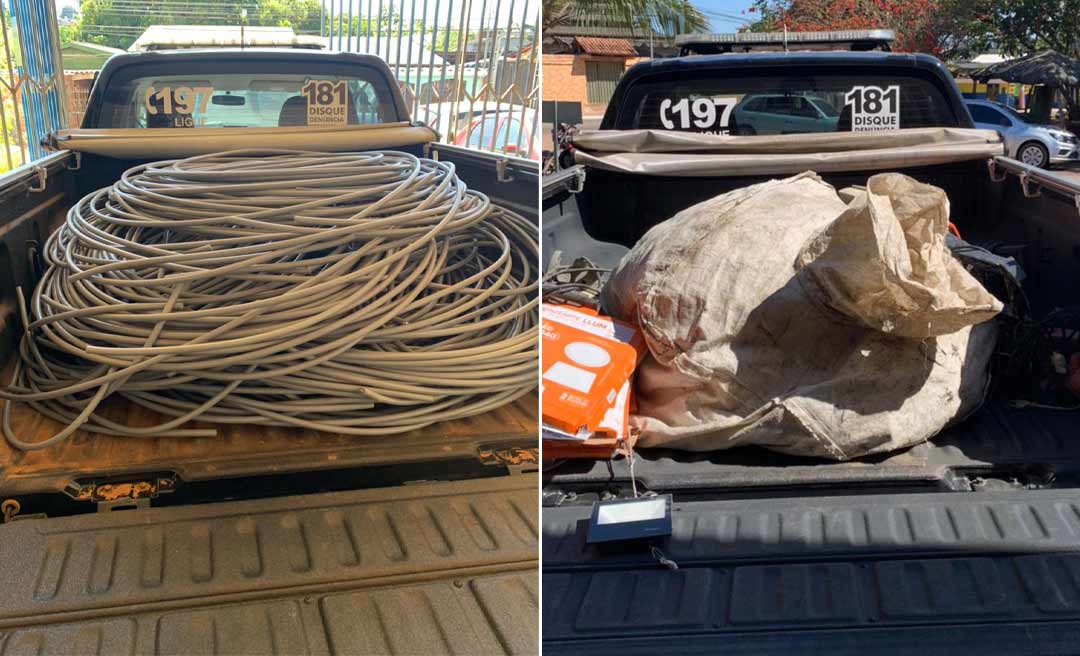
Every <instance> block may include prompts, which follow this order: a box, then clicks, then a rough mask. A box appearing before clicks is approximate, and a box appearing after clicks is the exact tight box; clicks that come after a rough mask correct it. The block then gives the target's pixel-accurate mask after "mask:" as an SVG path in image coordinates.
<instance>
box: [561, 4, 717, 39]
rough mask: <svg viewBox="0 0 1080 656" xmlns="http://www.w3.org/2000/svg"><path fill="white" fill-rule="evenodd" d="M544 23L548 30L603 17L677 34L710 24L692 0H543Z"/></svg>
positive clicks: (616, 23) (615, 22)
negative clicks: (586, 19)
mask: <svg viewBox="0 0 1080 656" xmlns="http://www.w3.org/2000/svg"><path fill="white" fill-rule="evenodd" d="M542 12H543V14H542V15H543V19H542V21H543V23H542V25H543V27H542V30H545V31H546V30H549V29H551V28H553V27H557V26H559V25H566V24H568V23H572V22H575V21H577V20H579V19H580V18H581V17H594V18H600V19H602V20H603V21H605V23H607V24H609V25H613V26H625V27H628V28H634V29H637V30H640V31H641V32H642V33H648V31H649V29H650V28H651V29H652V31H653V32H654V33H656V34H660V35H665V36H674V35H676V34H684V33H689V32H701V31H704V30H706V29H708V27H709V21H708V19H707V18H706V17H705V14H703V13H701V10H699V9H698V8H697V7H695V6H694V5H693V4H692V3H691V2H690V1H689V0H543V7H542Z"/></svg>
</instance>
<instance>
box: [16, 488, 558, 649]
mask: <svg viewBox="0 0 1080 656" xmlns="http://www.w3.org/2000/svg"><path fill="white" fill-rule="evenodd" d="M535 489H536V476H535V475H521V476H511V477H501V478H499V479H487V480H480V481H458V482H452V483H428V484H420V485H413V486H407V487H397V488H384V489H377V490H361V491H351V492H339V493H330V494H311V495H304V496H289V497H281V498H277V499H273V500H261V501H238V502H229V503H215V504H206V505H197V506H186V507H175V508H148V509H143V510H139V511H138V512H121V513H117V512H111V513H97V514H91V515H78V516H72V517H63V518H52V519H34V518H27V519H21V520H18V521H15V522H13V523H11V524H8V525H5V526H4V530H3V531H0V553H2V554H3V555H4V556H3V559H4V564H3V566H2V571H3V572H5V574H4V585H3V586H2V588H0V654H22V653H51V654H57V653H91V654H121V653H127V654H130V653H140V654H142V653H157V654H174V653H207V654H209V653H252V654H255V653H257V654H271V653H288V654H302V653H303V654H307V653H314V654H318V653H396V654H418V653H425V654H444V653H485V654H535V653H536V636H537V634H538V627H537V614H538V613H537V609H538V606H539V591H538V587H537V586H538V584H537V579H536V559H537V532H538V527H537V525H536V512H535V507H536V493H535Z"/></svg>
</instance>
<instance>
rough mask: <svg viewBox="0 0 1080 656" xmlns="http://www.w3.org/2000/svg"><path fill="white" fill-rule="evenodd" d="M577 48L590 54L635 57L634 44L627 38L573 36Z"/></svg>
mask: <svg viewBox="0 0 1080 656" xmlns="http://www.w3.org/2000/svg"><path fill="white" fill-rule="evenodd" d="M574 41H575V42H576V43H577V46H578V48H581V51H582V52H584V53H587V54H590V55H607V56H611V57H637V51H636V50H634V45H633V44H632V43H630V41H628V40H627V39H611V38H605V37H599V36H578V37H574Z"/></svg>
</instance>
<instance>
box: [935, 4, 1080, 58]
mask: <svg viewBox="0 0 1080 656" xmlns="http://www.w3.org/2000/svg"><path fill="white" fill-rule="evenodd" d="M944 7H945V9H944V10H945V11H946V12H947V13H948V14H950V15H952V16H953V17H954V30H953V35H952V37H953V44H952V48H953V50H954V52H955V53H956V54H957V55H965V56H966V55H971V54H976V53H978V52H983V51H986V50H988V49H996V50H999V51H1001V52H1002V53H1003V54H1006V55H1024V54H1028V53H1031V52H1037V51H1039V50H1046V49H1048V48H1049V49H1052V50H1056V51H1058V52H1060V53H1061V54H1063V55H1068V56H1070V57H1080V0H944Z"/></svg>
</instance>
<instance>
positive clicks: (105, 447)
mask: <svg viewBox="0 0 1080 656" xmlns="http://www.w3.org/2000/svg"><path fill="white" fill-rule="evenodd" d="M7 375H8V374H7V370H6V369H5V371H4V373H0V377H2V378H3V380H7V379H8V378H7V377H6V376H7ZM537 404H538V398H537V395H536V394H529V395H527V396H525V397H523V398H521V399H519V400H518V401H516V402H514V403H512V404H509V405H507V406H504V407H502V408H498V409H496V410H494V411H492V412H488V413H485V414H483V415H478V416H475V417H468V418H465V419H459V420H456V421H449V422H442V423H439V424H435V425H433V426H429V427H427V428H424V429H421V430H417V431H412V432H409V433H404V434H400V435H387V436H386V437H370V438H369V437H360V438H358V437H349V436H346V435H334V434H329V433H321V432H318V431H313V430H299V429H289V428H276V427H258V426H244V425H221V426H216V428H217V429H218V436H217V437H214V438H196V439H190V438H189V439H182V438H177V439H166V438H120V437H108V436H100V435H90V434H87V433H82V432H79V433H76V434H75V436H74V437H73V438H72V439H70V440H68V441H66V442H64V443H62V444H59V445H57V446H54V447H52V448H49V449H44V450H42V451H33V452H23V451H17V450H14V449H12V448H11V447H10V445H8V444H7V442H5V441H3V440H0V494H4V495H8V496H14V495H21V494H29V493H34V492H60V491H62V490H64V488H65V487H67V486H69V485H70V484H71V483H72V481H74V480H76V479H81V478H87V477H97V478H103V477H111V476H123V475H126V474H131V475H138V474H140V473H141V474H148V473H155V472H164V471H170V472H175V473H176V474H177V475H178V476H179V477H180V478H181V479H182V480H184V481H197V480H208V479H217V478H225V477H237V476H252V475H262V474H280V473H288V472H295V471H314V470H320V469H337V468H347V467H359V466H369V465H383V464H400V463H408V462H422V461H429V460H437V459H463V458H475V457H477V453H478V452H479V449H480V447H481V445H486V444H492V443H498V444H500V446H504V447H505V446H507V445H512V444H515V443H517V444H519V445H521V446H522V447H523V448H527V447H530V446H533V445H536V444H537V425H538V424H537ZM105 415H106V416H107V417H110V418H112V419H114V420H117V421H126V422H130V423H131V424H133V425H152V424H153V423H155V422H158V421H161V418H160V416H158V415H156V414H155V413H153V412H151V411H150V410H147V409H145V408H141V407H138V406H135V405H133V404H131V403H129V402H127V401H124V400H123V399H116V400H112V401H111V402H110V403H109V404H108V406H107V408H106V410H105ZM200 425H204V426H210V424H200ZM12 426H13V428H14V430H15V431H16V432H18V433H19V434H21V435H23V436H24V437H30V438H31V439H44V438H46V437H48V436H49V435H52V434H53V433H55V432H56V431H57V430H59V429H60V428H61V427H62V426H61V425H60V424H59V423H58V422H54V421H52V420H49V419H46V418H44V417H42V416H41V415H39V414H38V413H37V412H35V411H34V410H33V409H31V408H28V407H26V406H16V407H15V410H14V412H13V413H12ZM105 494H106V496H108V495H119V496H125V494H126V492H124V493H121V492H120V491H117V490H107V491H105ZM127 496H130V495H127ZM87 500H89V498H87ZM97 500H106V499H97Z"/></svg>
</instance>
